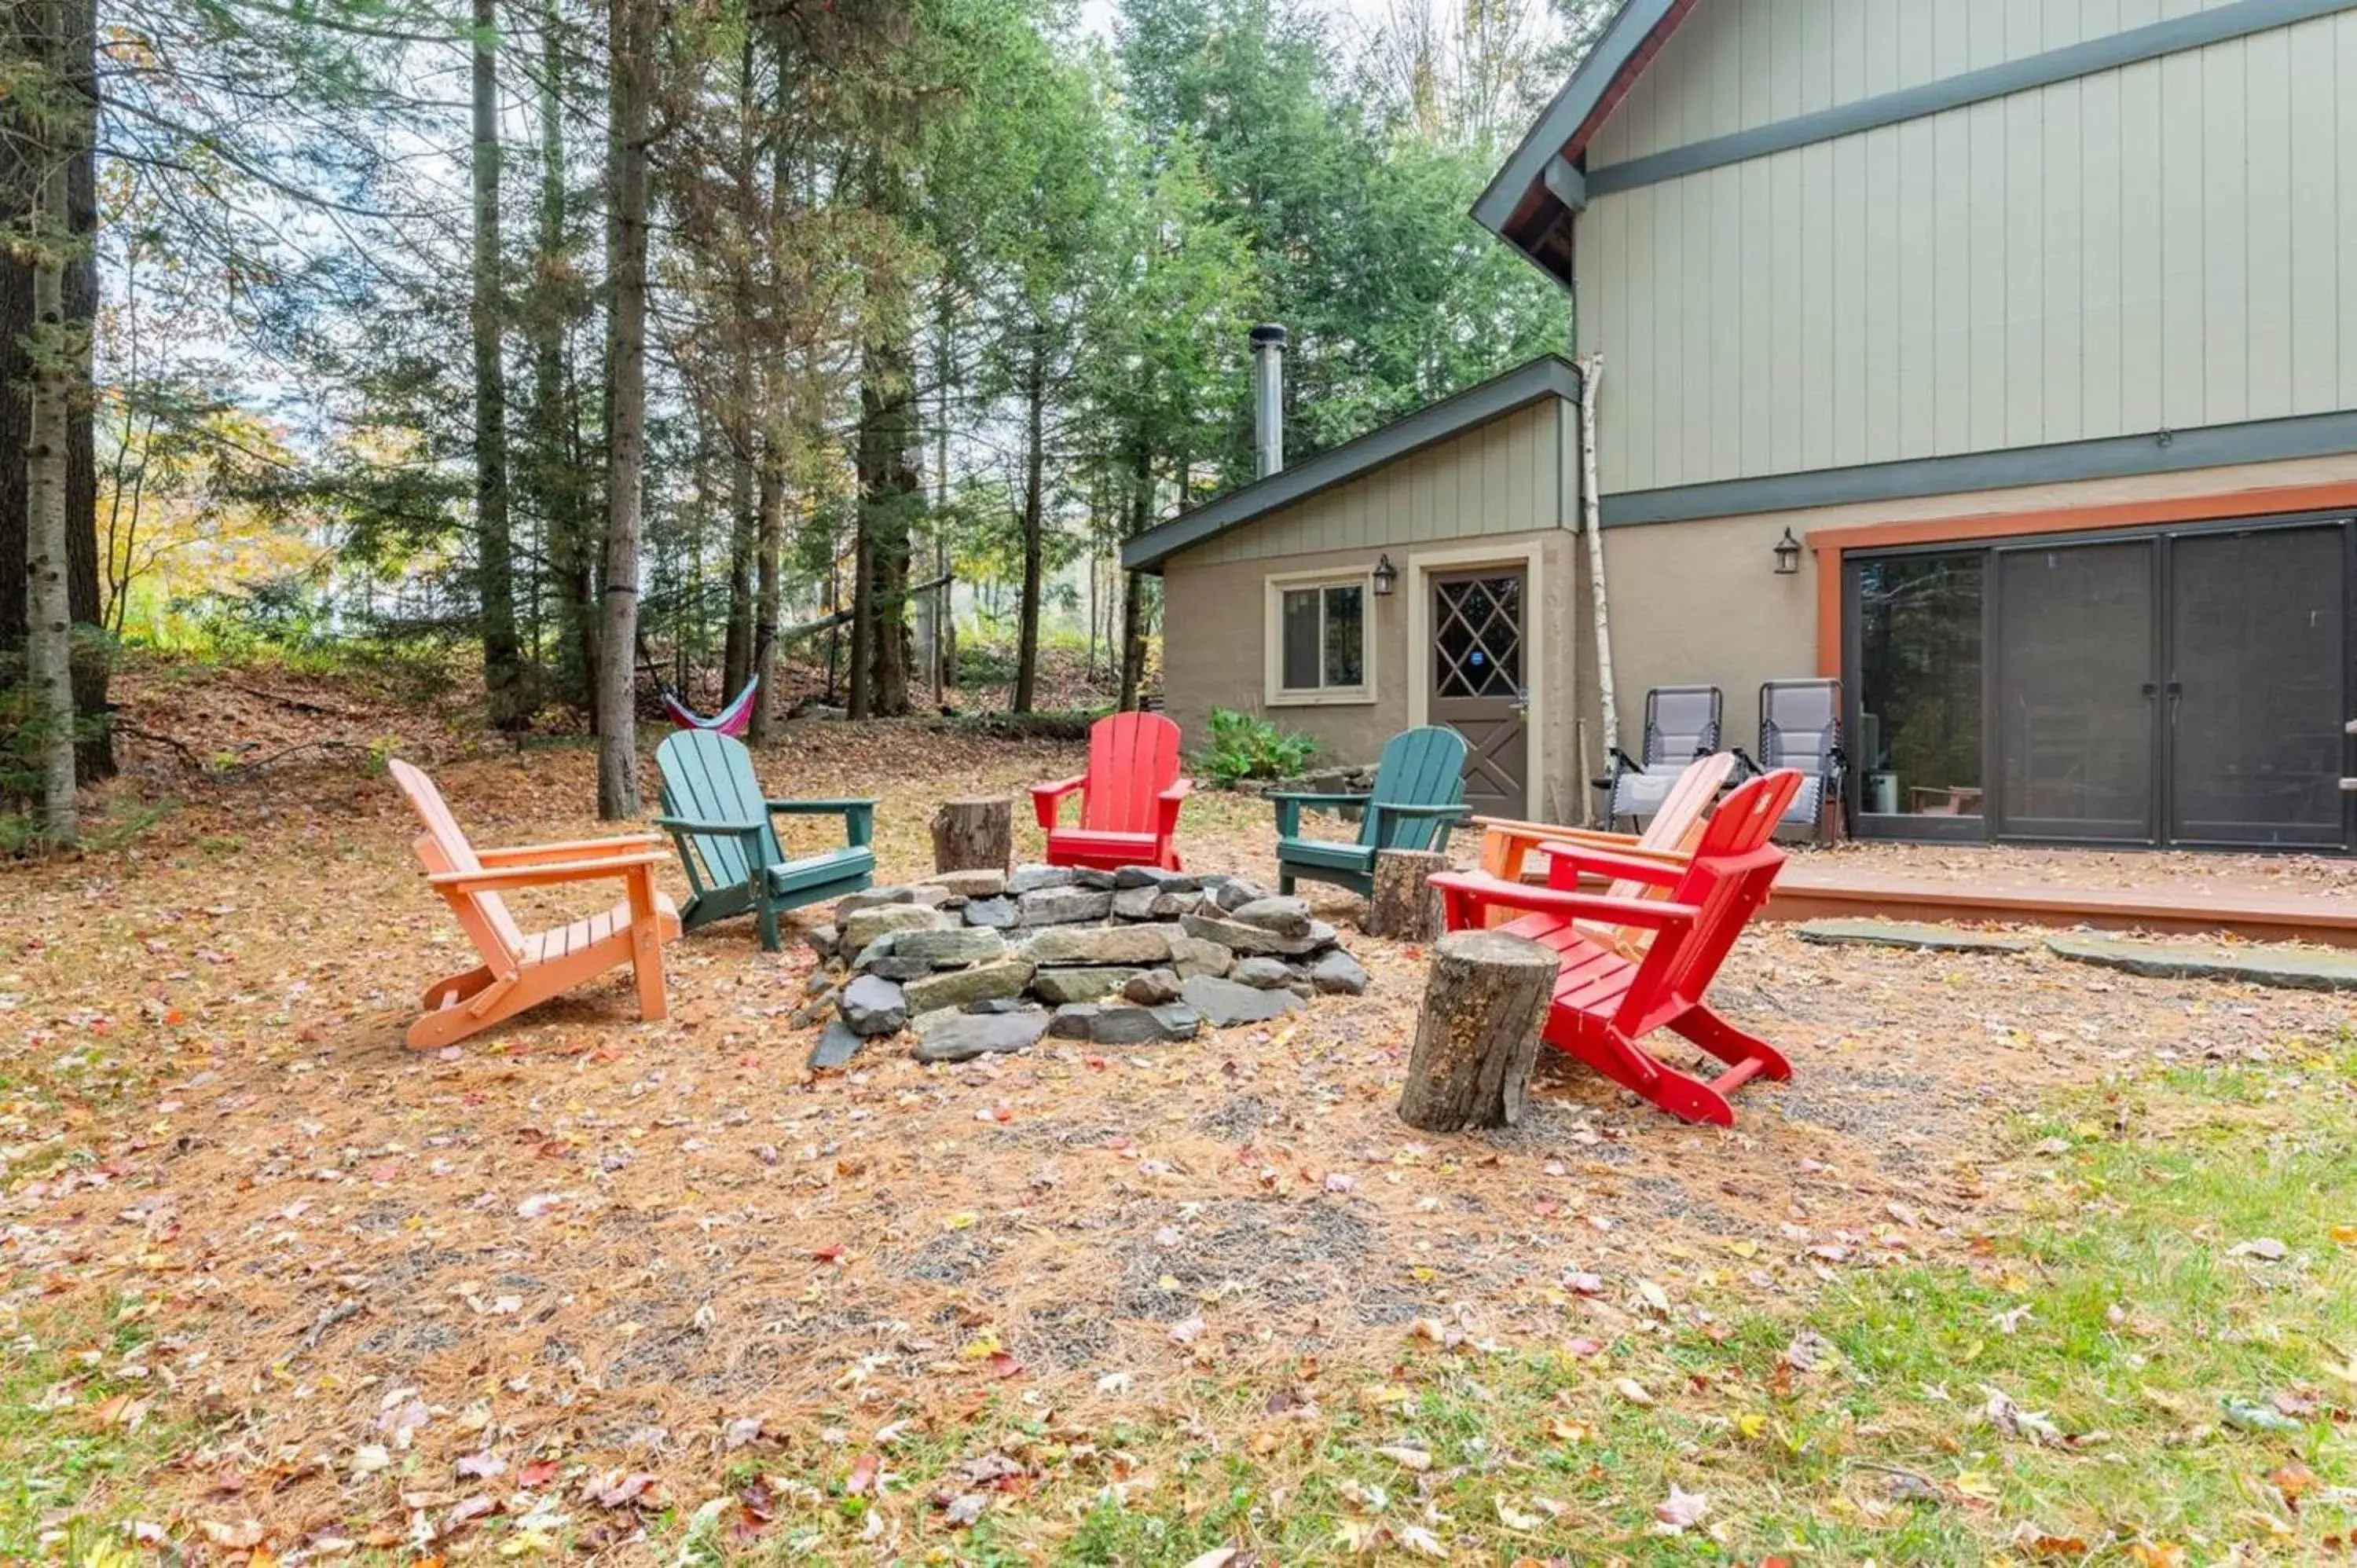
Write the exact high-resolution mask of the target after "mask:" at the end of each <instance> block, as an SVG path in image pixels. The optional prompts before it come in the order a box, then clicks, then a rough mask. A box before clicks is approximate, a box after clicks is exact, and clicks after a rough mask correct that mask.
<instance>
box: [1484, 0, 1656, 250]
mask: <svg viewBox="0 0 2357 1568" xmlns="http://www.w3.org/2000/svg"><path fill="white" fill-rule="evenodd" d="M1694 6H1695V0H1627V4H1625V5H1622V6H1621V7H1620V11H1619V13H1618V14H1616V15H1615V16H1613V18H1612V22H1611V25H1610V26H1609V27H1606V28H1605V30H1604V36H1603V37H1602V38H1598V40H1597V41H1596V47H1595V48H1592V49H1590V50H1588V52H1587V59H1583V60H1581V61H1580V63H1579V69H1578V70H1575V71H1573V72H1572V73H1571V80H1570V81H1566V82H1565V83H1564V85H1563V91H1560V92H1558V93H1556V94H1555V98H1554V100H1553V101H1552V102H1549V103H1548V104H1547V106H1546V108H1545V110H1544V112H1542V113H1540V115H1539V117H1538V119H1537V121H1536V122H1535V123H1534V124H1533V125H1532V126H1531V129H1530V131H1529V133H1528V134H1525V135H1524V136H1523V139H1522V142H1521V143H1520V144H1519V145H1517V146H1516V147H1515V148H1514V150H1513V152H1512V154H1511V155H1509V156H1508V157H1507V159H1506V161H1505V163H1504V164H1503V165H1501V166H1500V167H1499V170H1498V173H1497V175H1496V177H1494V178H1492V179H1491V181H1490V183H1489V185H1488V186H1487V187H1485V188H1483V190H1482V192H1481V194H1480V197H1478V198H1476V199H1475V200H1474V203H1473V220H1474V221H1475V222H1477V223H1479V224H1480V225H1481V226H1482V227H1483V228H1484V229H1487V230H1489V231H1490V232H1491V233H1492V234H1495V235H1497V236H1498V237H1499V238H1500V239H1501V240H1503V241H1505V242H1506V243H1508V244H1510V245H1512V246H1513V247H1514V249H1515V250H1517V251H1520V252H1522V253H1523V255H1524V256H1525V257H1527V258H1528V259H1529V260H1530V261H1531V262H1533V263H1535V264H1536V265H1537V266H1539V267H1540V268H1541V269H1543V270H1544V271H1545V272H1546V273H1547V274H1549V275H1550V276H1552V277H1554V278H1555V279H1556V280H1557V281H1559V282H1562V283H1566V284H1568V283H1569V282H1570V281H1571V279H1570V274H1569V271H1568V268H1567V266H1566V264H1564V263H1563V261H1562V259H1561V257H1560V256H1558V255H1556V254H1554V253H1551V252H1549V251H1548V249H1547V248H1546V246H1545V245H1544V241H1545V239H1546V237H1547V236H1549V235H1551V234H1553V233H1554V232H1555V229H1556V227H1557V225H1559V224H1560V223H1561V222H1562V221H1563V218H1564V215H1565V214H1566V212H1567V211H1571V210H1574V209H1572V208H1569V207H1567V206H1566V204H1565V202H1564V201H1563V200H1562V199H1560V198H1559V197H1558V196H1557V195H1556V194H1555V191H1554V190H1551V189H1550V188H1549V182H1548V179H1547V171H1548V167H1549V166H1550V165H1552V164H1553V163H1555V160H1556V159H1558V158H1560V159H1562V160H1564V162H1565V164H1566V166H1568V167H1570V168H1571V169H1575V170H1576V169H1577V168H1578V167H1579V166H1580V165H1579V160H1580V158H1581V157H1582V156H1583V155H1585V153H1586V152H1587V141H1588V138H1589V137H1590V136H1592V135H1594V134H1595V132H1596V128H1597V126H1598V125H1599V124H1602V122H1603V120H1604V118H1605V116H1606V115H1608V114H1609V113H1611V112H1612V109H1613V107H1614V106H1615V105H1616V104H1618V103H1619V102H1620V97H1621V95H1622V94H1624V93H1626V92H1627V91H1628V90H1629V87H1630V84H1631V83H1632V82H1633V81H1635V80H1636V79H1637V76H1638V75H1639V74H1640V73H1641V71H1642V70H1644V68H1645V67H1646V66H1647V65H1648V64H1649V63H1651V61H1652V58H1653V55H1654V54H1655V53H1656V52H1658V51H1659V49H1660V48H1661V47H1662V45H1663V42H1664V41H1666V40H1667V39H1668V38H1669V36H1670V34H1671V33H1673V32H1674V31H1675V30H1676V29H1677V27H1678V24H1679V23H1680V22H1682V21H1684V19H1685V16H1686V13H1687V12H1689V11H1691V10H1692V9H1693V8H1694ZM1555 183H1556V184H1558V185H1560V184H1561V183H1562V182H1561V181H1560V180H1558V181H1557V182H1555ZM1566 253H1567V252H1566Z"/></svg>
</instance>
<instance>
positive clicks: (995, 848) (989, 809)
mask: <svg viewBox="0 0 2357 1568" xmlns="http://www.w3.org/2000/svg"><path fill="white" fill-rule="evenodd" d="M1014 814H1015V810H1014V803H1013V802H1012V801H1011V800H1008V799H1007V798H1006V796H1004V795H974V796H968V797H966V798H964V799H962V800H943V801H942V803H941V805H940V806H939V807H938V808H937V809H936V810H935V811H934V812H933V822H932V829H933V869H934V870H935V871H936V872H942V871H1005V870H1006V869H1007V868H1008V867H1010V866H1011V865H1014V864H1015V829H1014Z"/></svg>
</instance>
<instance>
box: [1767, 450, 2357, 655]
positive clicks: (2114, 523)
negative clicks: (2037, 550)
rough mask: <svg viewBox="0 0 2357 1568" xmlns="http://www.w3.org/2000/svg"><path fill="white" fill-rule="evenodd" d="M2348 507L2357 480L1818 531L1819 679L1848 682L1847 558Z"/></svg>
mask: <svg viewBox="0 0 2357 1568" xmlns="http://www.w3.org/2000/svg"><path fill="white" fill-rule="evenodd" d="M2341 507H2352V508H2357V480H2352V479H2340V480H2335V481H2333V482H2331V483H2329V484H2318V485H2281V486H2277V487H2276V488H2274V489H2259V490H2226V491H2222V492H2214V493H2212V494H2209V495H2190V496H2159V497H2155V498H2153V499H2149V500H2139V501H2115V502H2112V503H2110V504H2107V505H2104V506H2083V507H2050V508H2046V509H2043V510H2038V511H2016V512H1992V513H1989V514H1987V515H1985V516H1974V517H1946V518H1926V519H1923V520H1921V521H1914V522H1877V523H1867V524H1866V525H1864V526H1862V527H1857V528H1814V529H1811V530H1810V531H1809V533H1808V546H1809V548H1810V550H1811V551H1813V552H1814V553H1815V555H1816V558H1817V673H1818V674H1820V675H1824V676H1829V677H1831V678H1833V679H1835V680H1839V679H1840V678H1841V674H1842V558H1843V556H1845V555H1846V554H1848V553H1851V552H1854V551H1867V550H1889V549H1891V548H1893V547H1895V546H1900V545H1910V544H1946V543H1950V542H1953V543H1959V544H1963V543H1969V542H1972V541H1975V540H1980V539H2010V538H2017V537H2018V536H2020V535H2023V534H2030V533H2086V532H2094V531H2096V530H2100V529H2106V528H2147V527H2150V526H2151V525H2153V524H2155V523H2166V522H2208V521H2213V520H2216V519H2220V518H2233V517H2271V516H2275V515H2276V514H2278V513H2286V512H2299V511H2330V510H2335V509H2337V508H2341Z"/></svg>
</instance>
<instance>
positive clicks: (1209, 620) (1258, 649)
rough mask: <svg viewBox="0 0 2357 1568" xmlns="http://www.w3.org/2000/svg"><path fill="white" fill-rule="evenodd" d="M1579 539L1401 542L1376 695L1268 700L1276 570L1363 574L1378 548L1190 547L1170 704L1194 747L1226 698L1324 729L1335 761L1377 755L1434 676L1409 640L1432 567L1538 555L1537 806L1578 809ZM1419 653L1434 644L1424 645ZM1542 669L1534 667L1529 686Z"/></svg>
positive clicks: (1176, 614)
mask: <svg viewBox="0 0 2357 1568" xmlns="http://www.w3.org/2000/svg"><path fill="white" fill-rule="evenodd" d="M1576 543H1577V539H1576V537H1575V536H1574V535H1572V534H1570V533H1568V532H1563V531H1561V530H1556V529H1544V530H1526V531H1523V532H1518V533H1507V534H1498V535H1491V536H1486V537H1483V538H1480V539H1479V540H1448V541H1445V542H1437V543H1433V544H1429V545H1426V546H1414V545H1410V546H1405V547H1395V548H1394V549H1393V551H1392V559H1393V563H1394V564H1395V565H1397V566H1398V567H1399V569H1400V573H1401V576H1400V585H1399V588H1398V591H1397V592H1395V593H1394V594H1392V595H1391V596H1388V597H1382V598H1373V599H1371V600H1370V601H1369V603H1370V606H1371V607H1372V628H1371V629H1372V634H1373V635H1372V639H1371V647H1372V652H1373V660H1374V681H1375V692H1374V698H1373V700H1372V702H1365V703H1320V704H1306V705H1305V704H1285V705H1280V706H1275V707H1272V706H1270V705H1269V704H1268V703H1267V702H1266V701H1265V696H1266V690H1265V674H1266V663H1265V660H1266V650H1267V634H1266V620H1267V610H1266V607H1267V586H1266V585H1267V579H1268V578H1269V576H1270V575H1273V574H1287V573H1294V572H1316V571H1328V570H1332V571H1335V572H1337V573H1342V572H1351V573H1357V572H1364V571H1367V570H1369V569H1370V568H1372V566H1373V564H1374V554H1373V553H1372V552H1369V551H1364V550H1345V551H1322V552H1318V553H1307V554H1296V555H1285V556H1275V557H1270V558H1266V559H1259V560H1247V561H1210V560H1204V559H1201V554H1202V553H1200V552H1188V553H1184V554H1181V555H1179V556H1176V557H1174V558H1172V559H1171V561H1170V562H1169V563H1168V564H1167V565H1166V567H1165V569H1164V575H1163V595H1164V598H1163V603H1164V606H1165V627H1166V629H1165V631H1164V639H1163V677H1162V685H1163V695H1164V702H1165V706H1166V710H1167V711H1168V714H1170V716H1171V718H1173V719H1174V720H1176V721H1177V722H1178V724H1179V728H1180V729H1181V730H1182V731H1184V732H1185V735H1186V737H1187V745H1188V746H1189V749H1191V748H1193V747H1194V746H1198V745H1200V743H1201V740H1202V737H1203V736H1204V734H1205V724H1206V721H1207V719H1208V718H1209V715H1210V714H1211V709H1213V708H1215V707H1222V708H1238V709H1242V710H1243V711H1246V712H1250V713H1261V714H1267V715H1268V716H1270V717H1272V718H1274V719H1275V721H1276V722H1277V723H1278V724H1281V725H1285V726H1286V728H1288V729H1294V730H1298V731H1300V732H1302V733H1304V734H1306V735H1308V736H1312V737H1313V738H1315V739H1316V740H1317V742H1318V746H1319V754H1320V757H1321V759H1322V760H1324V761H1328V762H1350V763H1357V762H1368V761H1372V760H1373V758H1374V757H1375V756H1376V754H1377V753H1379V752H1380V751H1381V750H1382V749H1383V742H1384V741H1386V740H1388V739H1389V738H1391V736H1394V735H1395V734H1397V733H1398V732H1399V731H1400V730H1402V729H1404V728H1405V727H1406V726H1407V725H1409V723H1411V722H1412V718H1413V714H1414V710H1415V705H1416V698H1415V693H1416V692H1418V691H1420V690H1422V689H1423V688H1424V687H1425V686H1426V684H1427V683H1428V682H1429V681H1430V671H1429V666H1428V660H1427V659H1426V658H1425V657H1411V655H1410V650H1409V648H1408V622H1409V619H1410V611H1409V605H1410V597H1411V596H1412V595H1414V594H1416V593H1418V592H1420V591H1422V582H1423V578H1422V575H1421V574H1422V571H1423V568H1424V567H1426V565H1428V564H1433V563H1435V562H1445V563H1447V565H1446V567H1445V569H1450V570H1453V569H1456V567H1458V565H1462V564H1469V561H1468V557H1469V556H1471V557H1481V556H1496V557H1500V558H1505V557H1511V556H1514V555H1517V554H1520V553H1524V552H1528V551H1531V550H1535V551H1536V553H1537V567H1536V574H1535V575H1536V578H1537V581H1536V584H1535V589H1536V592H1535V595H1534V607H1533V610H1532V613H1531V614H1530V616H1529V617H1528V618H1527V620H1526V623H1525V626H1524V635H1525V637H1536V638H1538V639H1540V652H1539V653H1538V655H1537V656H1536V657H1537V658H1539V659H1540V660H1543V663H1542V665H1541V666H1540V668H1539V669H1538V671H1536V672H1537V673H1538V674H1539V676H1540V682H1541V684H1540V699H1539V708H1538V713H1537V718H1536V722H1537V723H1538V724H1539V726H1540V731H1539V754H1538V757H1537V759H1536V766H1535V772H1536V775H1537V789H1536V791H1535V800H1534V809H1536V810H1539V811H1543V812H1550V813H1552V812H1556V811H1562V810H1576V809H1577V786H1576V782H1575V780H1576V775H1577V760H1576V753H1575V750H1574V746H1573V714H1574V712H1575V709H1576V703H1577V698H1576V697H1575V695H1574V693H1577V691H1578V690H1579V689H1580V685H1581V682H1580V680H1579V665H1578V658H1579V651H1578V643H1577V639H1576V638H1575V637H1574V636H1573V635H1572V633H1573V632H1574V631H1575V630H1576V629H1577V628H1578V626H1579V625H1581V624H1582V623H1581V622H1580V620H1579V615H1578V608H1577V606H1578V599H1577V590H1578V578H1577V570H1576V555H1575V552H1574V548H1573V547H1574V545H1575V544H1576ZM1416 651H1417V652H1418V653H1419V654H1421V653H1423V652H1424V650H1416ZM1531 673H1532V671H1529V670H1527V669H1526V672H1525V675H1524V680H1525V682H1526V683H1527V682H1529V680H1530V678H1531Z"/></svg>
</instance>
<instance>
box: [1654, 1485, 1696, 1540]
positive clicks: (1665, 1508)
mask: <svg viewBox="0 0 2357 1568" xmlns="http://www.w3.org/2000/svg"><path fill="white" fill-rule="evenodd" d="M1708 1512H1710V1498H1707V1497H1706V1496H1705V1495H1704V1494H1702V1493H1700V1492H1686V1491H1681V1490H1679V1489H1678V1484H1677V1483H1676V1482H1675V1481H1673V1482H1671V1483H1670V1495H1669V1497H1668V1498H1666V1499H1665V1500H1663V1501H1662V1502H1658V1503H1655V1504H1654V1505H1653V1522H1654V1525H1655V1527H1656V1528H1657V1529H1659V1530H1662V1531H1663V1532H1664V1533H1666V1534H1670V1535H1682V1534H1684V1532H1685V1531H1687V1530H1692V1529H1693V1528H1694V1527H1695V1526H1696V1525H1698V1524H1700V1523H1701V1522H1702V1520H1703V1516H1704V1515H1705V1514H1706V1513H1708Z"/></svg>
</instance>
